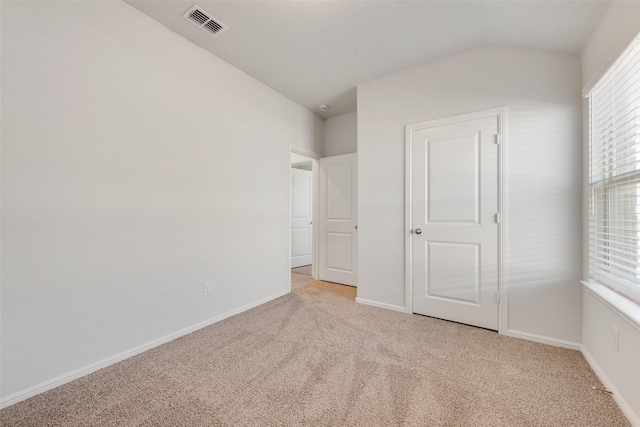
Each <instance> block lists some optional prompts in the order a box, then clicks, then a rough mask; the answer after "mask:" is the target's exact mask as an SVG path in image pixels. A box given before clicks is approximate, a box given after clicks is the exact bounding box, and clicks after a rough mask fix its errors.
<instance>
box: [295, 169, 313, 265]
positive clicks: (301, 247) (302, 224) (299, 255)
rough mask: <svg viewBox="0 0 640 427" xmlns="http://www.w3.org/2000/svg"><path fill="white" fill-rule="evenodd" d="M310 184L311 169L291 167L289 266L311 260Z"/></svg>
mask: <svg viewBox="0 0 640 427" xmlns="http://www.w3.org/2000/svg"><path fill="white" fill-rule="evenodd" d="M312 185H313V173H312V172H311V171H307V170H302V169H293V168H292V169H291V268H295V267H301V266H303V265H310V264H311V262H312V257H313V251H312V248H313V232H312V222H311V221H312V212H313V197H312Z"/></svg>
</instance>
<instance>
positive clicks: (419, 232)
mask: <svg viewBox="0 0 640 427" xmlns="http://www.w3.org/2000/svg"><path fill="white" fill-rule="evenodd" d="M414 233H416V234H422V230H420V229H419V228H416V229H415V230H414Z"/></svg>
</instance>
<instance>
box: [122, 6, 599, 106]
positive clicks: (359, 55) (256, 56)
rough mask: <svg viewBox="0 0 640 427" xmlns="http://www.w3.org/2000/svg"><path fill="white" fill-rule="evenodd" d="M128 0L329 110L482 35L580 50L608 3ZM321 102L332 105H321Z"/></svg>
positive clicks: (484, 41)
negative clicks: (205, 16)
mask: <svg viewBox="0 0 640 427" xmlns="http://www.w3.org/2000/svg"><path fill="white" fill-rule="evenodd" d="M126 1H127V3H129V4H131V5H132V6H133V7H135V8H137V9H139V10H141V11H142V12H144V13H146V14H147V15H149V16H150V17H152V18H153V19H156V20H157V21H159V22H161V23H162V24H164V25H166V26H167V27H168V28H170V29H171V30H173V31H175V32H176V33H178V34H180V35H182V36H184V37H186V38H187V39H189V40H191V41H193V42H194V43H196V44H198V45H200V46H201V47H203V48H205V49H207V50H208V51H210V52H212V53H213V54H215V55H217V56H219V57H220V58H222V59H224V60H225V61H227V62H229V63H231V64H232V65H234V66H236V67H237V68H239V69H241V70H243V71H244V72H246V73H248V74H249V75H251V76H253V77H255V78H256V79H258V80H260V81H262V82H263V83H265V84H267V85H268V86H270V87H272V88H273V89H275V90H277V91H278V92H280V93H282V94H284V95H285V96H287V97H289V98H291V99H292V100H294V101H296V102H297V103H299V104H301V105H303V106H305V107H307V108H308V109H310V110H312V111H314V112H315V113H317V114H318V115H319V116H320V117H323V118H328V117H331V116H334V115H337V114H343V113H347V112H351V111H355V110H356V86H357V85H358V84H361V83H365V82H367V81H370V80H374V79H377V78H380V77H383V76H385V75H388V74H392V73H395V72H398V71H401V70H404V69H406V68H410V67H413V66H417V65H420V64H423V63H425V62H428V61H431V60H433V59H437V58H441V57H444V56H448V55H452V54H456V53H458V52H462V51H464V50H468V49H472V48H476V47H480V46H483V45H498V46H507V47H517V48H530V49H544V50H550V51H555V52H567V53H580V52H582V49H583V48H584V46H585V44H586V42H587V40H588V38H589V36H590V35H591V33H592V32H593V30H594V29H595V27H596V25H597V23H598V21H599V19H600V18H601V17H602V15H603V14H604V12H605V11H606V9H607V7H608V6H609V3H608V2H604V1H560V0H556V1H544V0H539V1H514V0H512V1H482V0H476V1H451V0H449V1H406V2H405V1H200V0H190V1H183V0H174V1H136V0H126ZM193 4H197V5H198V6H200V7H201V8H202V9H204V10H205V11H207V12H208V13H209V14H211V15H213V16H214V17H215V18H217V19H218V20H219V21H221V22H222V23H224V24H225V25H227V26H228V27H229V29H228V30H227V31H225V32H224V33H222V34H220V35H219V36H218V37H212V36H210V35H209V34H207V33H205V32H204V31H202V30H200V29H199V28H197V27H196V26H195V25H193V24H192V23H190V22H189V21H187V20H185V19H184V18H182V15H183V14H184V13H185V12H186V11H187V10H188V9H189V8H190V7H191V6H192V5H193ZM212 78H215V76H212ZM319 104H328V105H329V106H330V109H329V111H327V112H324V113H322V112H319V111H318V110H317V106H318V105H319Z"/></svg>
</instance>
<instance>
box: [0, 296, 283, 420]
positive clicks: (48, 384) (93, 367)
mask: <svg viewBox="0 0 640 427" xmlns="http://www.w3.org/2000/svg"><path fill="white" fill-rule="evenodd" d="M290 292H291V291H290V290H289V289H286V290H284V291H280V292H277V293H275V294H273V295H270V296H268V297H265V298H262V299H259V300H258V301H254V302H252V303H250V304H246V305H243V306H242V307H239V308H236V309H234V310H231V311H228V312H226V313H223V314H220V315H218V316H215V317H213V318H211V319H208V320H205V321H203V322H200V323H196V324H195V325H193V326H190V327H188V328H184V329H181V330H179V331H176V332H174V333H171V334H168V335H165V336H163V337H160V338H158V339H155V340H153V341H150V342H148V343H146V344H142V345H140V346H137V347H134V348H132V349H129V350H126V351H123V352H121V353H118V354H116V355H114V356H111V357H108V358H106V359H102V360H100V361H98V362H95V363H92V364H90V365H87V366H85V367H83V368H80V369H76V370H74V371H71V372H69V373H66V374H63V375H60V376H58V377H55V378H53V379H51V380H48V381H43V382H41V383H40V384H37V385H35V386H32V387H29V388H26V389H24V390H21V391H18V392H16V393H13V394H10V395H9V396H7V397H6V398H4V399H2V400H0V409H3V408H6V407H8V406H11V405H14V404H16V403H18V402H22V401H23V400H26V399H28V398H30V397H33V396H36V395H38V394H40V393H44V392H45V391H48V390H51V389H54V388H56V387H59V386H61V385H63V384H66V383H69V382H71V381H73V380H75V379H78V378H81V377H84V376H86V375H89V374H91V373H93V372H95V371H98V370H100V369H103V368H106V367H108V366H111V365H114V364H116V363H118V362H121V361H123V360H125V359H128V358H130V357H132V356H136V355H138V354H140V353H144V352H145V351H147V350H151V349H152V348H155V347H158V346H160V345H162V344H166V343H168V342H170V341H173V340H175V339H177V338H180V337H182V336H185V335H187V334H190V333H192V332H195V331H197V330H199V329H202V328H206V327H207V326H210V325H213V324H214V323H218V322H220V321H222V320H224V319H227V318H229V317H231V316H235V315H236V314H240V313H242V312H244V311H247V310H250V309H252V308H255V307H257V306H259V305H262V304H264V303H267V302H269V301H272V300H274V299H276V298H280V297H282V296H284V295H287V294H288V293H290Z"/></svg>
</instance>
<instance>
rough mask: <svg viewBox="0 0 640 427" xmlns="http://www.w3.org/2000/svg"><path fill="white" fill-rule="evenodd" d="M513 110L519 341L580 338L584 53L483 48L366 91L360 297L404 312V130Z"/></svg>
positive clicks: (513, 265) (512, 230)
mask: <svg viewBox="0 0 640 427" xmlns="http://www.w3.org/2000/svg"><path fill="white" fill-rule="evenodd" d="M504 105H506V106H508V121H507V126H508V139H507V150H508V173H507V179H508V191H507V197H508V205H507V207H506V208H507V214H508V223H507V242H508V250H507V253H506V255H507V259H506V261H507V268H508V269H507V272H506V273H507V274H506V276H505V282H506V284H507V285H508V287H509V288H508V289H509V292H508V296H509V298H508V299H509V301H508V303H509V313H508V319H507V321H508V324H507V328H508V329H509V331H510V333H513V334H529V336H533V337H534V338H536V337H539V338H542V339H550V340H552V341H555V342H556V343H560V344H565V345H569V346H575V347H577V346H578V345H579V342H580V337H581V319H582V312H581V311H582V296H581V292H582V290H581V286H580V284H579V280H580V275H581V220H580V218H581V192H580V188H581V185H582V181H581V177H582V145H581V99H580V62H579V59H578V57H577V56H575V55H563V54H554V53H545V52H540V51H523V50H513V49H502V48H482V49H476V50H472V51H469V52H466V53H463V54H460V55H456V56H452V57H449V58H445V59H442V60H438V61H433V62H430V63H428V64H425V65H422V66H419V67H416V68H412V69H409V70H406V71H403V72H400V73H397V74H394V75H391V76H388V77H385V78H382V79H379V80H376V81H373V82H370V83H367V84H363V85H361V86H358V158H359V159H358V168H359V175H358V182H359V194H358V200H359V205H358V215H359V224H358V226H359V227H358V232H359V242H358V265H359V272H358V274H359V280H358V283H359V287H358V298H361V299H364V300H369V301H372V302H375V303H378V304H387V305H390V306H395V307H397V308H399V309H402V308H404V307H405V304H406V303H405V302H406V292H405V291H406V290H405V280H404V268H405V267H404V266H405V264H404V256H405V254H404V241H405V238H406V237H407V236H408V230H407V229H405V223H404V221H405V216H404V215H405V214H404V211H405V199H404V185H405V141H404V129H405V125H408V124H412V123H418V122H422V121H427V120H431V119H436V118H441V117H448V116H453V115H457V114H462V113H468V112H473V111H479V110H483V109H489V108H493V107H498V106H504Z"/></svg>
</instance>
